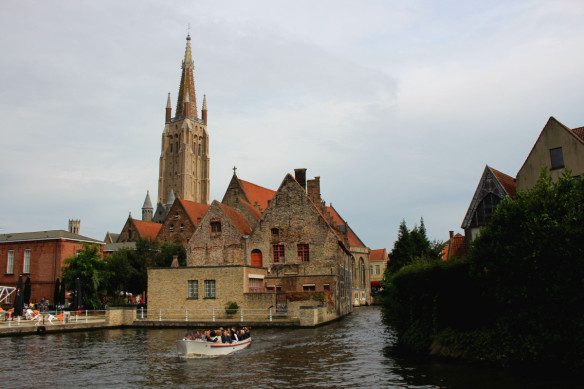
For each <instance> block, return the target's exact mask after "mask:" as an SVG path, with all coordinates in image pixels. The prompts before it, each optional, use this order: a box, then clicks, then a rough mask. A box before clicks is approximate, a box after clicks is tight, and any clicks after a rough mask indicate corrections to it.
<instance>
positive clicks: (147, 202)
mask: <svg viewBox="0 0 584 389" xmlns="http://www.w3.org/2000/svg"><path fill="white" fill-rule="evenodd" d="M142 209H154V208H153V207H152V201H151V200H150V191H149V190H148V191H146V199H144V205H142Z"/></svg>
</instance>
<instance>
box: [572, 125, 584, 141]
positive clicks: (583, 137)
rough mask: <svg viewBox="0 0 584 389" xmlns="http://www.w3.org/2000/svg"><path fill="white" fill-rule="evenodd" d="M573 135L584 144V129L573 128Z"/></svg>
mask: <svg viewBox="0 0 584 389" xmlns="http://www.w3.org/2000/svg"><path fill="white" fill-rule="evenodd" d="M572 133H573V134H574V135H576V136H577V137H578V138H580V140H581V141H582V142H584V127H578V128H573V129H572Z"/></svg>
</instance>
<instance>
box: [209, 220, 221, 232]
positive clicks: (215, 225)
mask: <svg viewBox="0 0 584 389" xmlns="http://www.w3.org/2000/svg"><path fill="white" fill-rule="evenodd" d="M211 234H215V235H220V234H221V222H220V221H214V222H211Z"/></svg>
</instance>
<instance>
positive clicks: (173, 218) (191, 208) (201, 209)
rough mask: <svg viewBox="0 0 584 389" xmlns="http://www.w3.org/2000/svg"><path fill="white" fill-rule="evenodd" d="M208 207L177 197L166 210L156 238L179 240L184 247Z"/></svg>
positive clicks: (167, 240)
mask: <svg viewBox="0 0 584 389" xmlns="http://www.w3.org/2000/svg"><path fill="white" fill-rule="evenodd" d="M208 209H209V205H208V204H201V203H196V202H194V201H189V200H184V199H181V198H177V199H176V200H175V201H174V204H172V206H171V207H170V209H169V210H168V213H167V216H166V218H165V219H164V221H163V222H162V226H161V227H160V230H159V231H158V234H157V235H156V239H158V240H160V241H162V242H174V241H176V240H180V241H181V243H182V244H183V246H185V247H186V246H187V245H188V243H189V240H190V239H191V236H192V235H193V233H194V232H195V229H196V228H197V225H198V224H199V222H200V221H201V219H202V218H203V216H205V213H207V210H208Z"/></svg>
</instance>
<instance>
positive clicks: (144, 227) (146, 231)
mask: <svg viewBox="0 0 584 389" xmlns="http://www.w3.org/2000/svg"><path fill="white" fill-rule="evenodd" d="M132 222H133V223H134V226H136V230H138V234H140V237H142V238H150V239H156V236H157V235H158V232H159V231H160V228H162V224H158V223H153V222H145V221H143V220H139V219H132Z"/></svg>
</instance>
